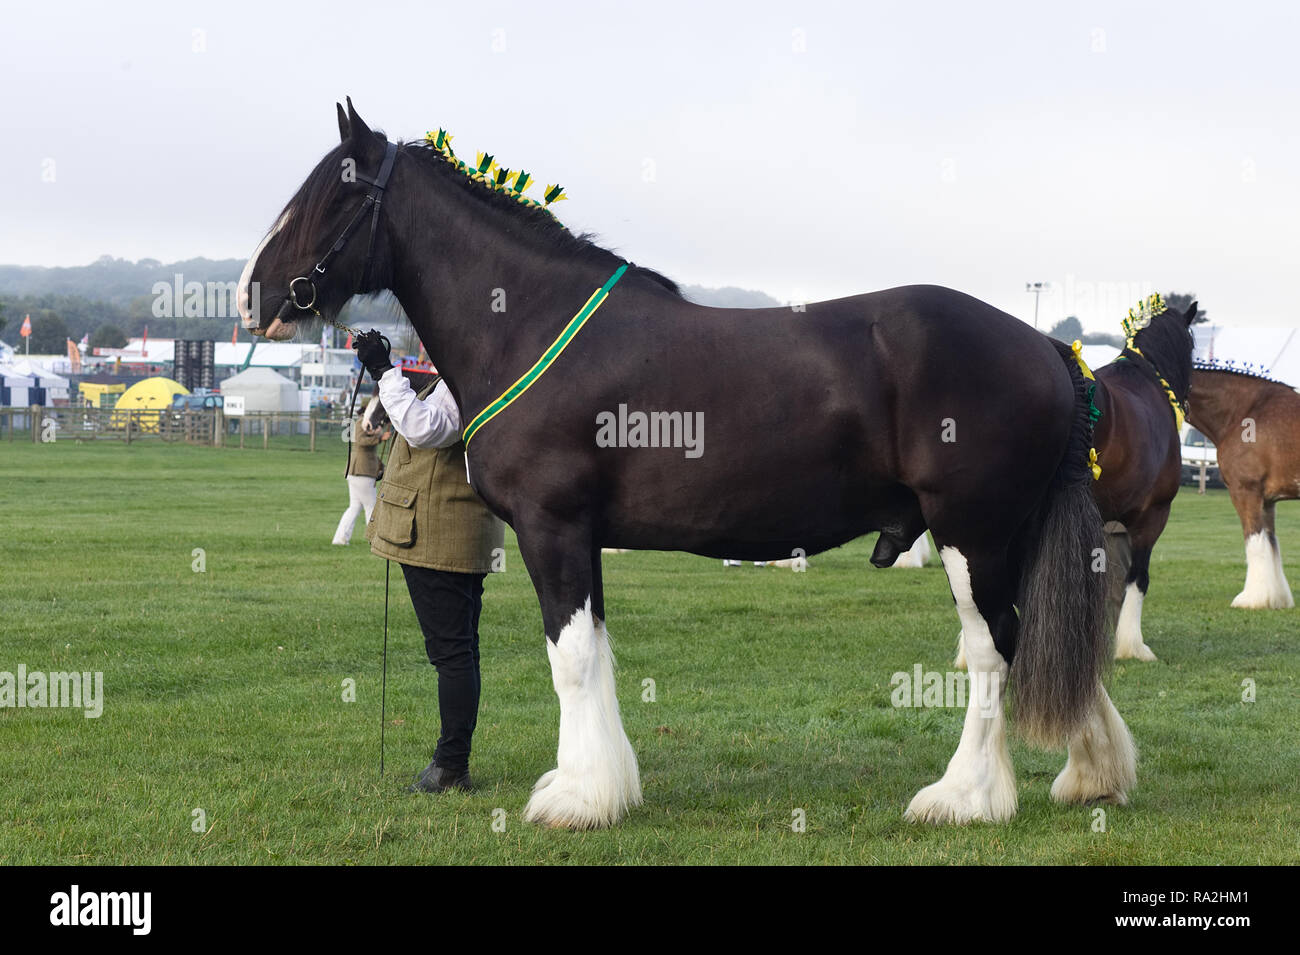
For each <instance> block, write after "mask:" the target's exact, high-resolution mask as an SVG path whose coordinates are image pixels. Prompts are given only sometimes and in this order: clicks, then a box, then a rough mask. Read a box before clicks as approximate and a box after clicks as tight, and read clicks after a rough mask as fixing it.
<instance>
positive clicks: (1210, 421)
mask: <svg viewBox="0 0 1300 955" xmlns="http://www.w3.org/2000/svg"><path fill="white" fill-rule="evenodd" d="M1198 385H1199V386H1198ZM1189 390H1190V398H1191V400H1190V402H1189V405H1188V415H1187V420H1188V421H1190V422H1191V424H1192V426H1193V427H1195V428H1196V429H1197V430H1198V431H1200V432H1201V433H1202V434H1204V435H1205V436H1206V437H1208V438H1209V439H1210V440H1211V441H1213V442H1214V443H1215V444H1218V443H1219V442H1220V440H1221V439H1222V437H1223V435H1224V434H1226V433H1227V432H1228V430H1229V429H1230V428H1232V427H1233V426H1234V424H1235V423H1236V422H1239V421H1240V420H1241V419H1242V417H1243V416H1245V415H1246V414H1247V413H1248V412H1249V410H1250V406H1251V404H1252V403H1253V401H1252V395H1251V392H1253V391H1256V390H1257V389H1247V388H1243V387H1241V382H1240V381H1238V380H1234V379H1233V378H1231V377H1230V376H1222V375H1214V376H1210V375H1206V376H1203V377H1200V378H1199V379H1198V378H1197V375H1196V372H1194V371H1193V372H1192V387H1191V389H1189Z"/></svg>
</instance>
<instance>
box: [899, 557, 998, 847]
mask: <svg viewBox="0 0 1300 955" xmlns="http://www.w3.org/2000/svg"><path fill="white" fill-rule="evenodd" d="M935 543H936V545H938V547H939V557H940V559H942V561H943V566H944V570H945V571H947V573H948V583H949V586H950V587H951V588H952V595H953V599H954V600H955V601H956V604H957V615H958V617H960V618H961V623H962V632H963V634H964V641H963V642H964V644H965V651H966V661H967V664H968V667H969V670H970V676H969V679H968V681H967V685H968V693H967V704H966V722H965V723H964V725H963V727H962V734H961V742H960V743H958V745H957V751H956V752H955V753H954V754H953V756H952V759H951V760H949V762H948V769H947V770H946V771H945V772H944V774H943V778H942V779H940V780H939V781H938V782H937V783H934V784H932V785H930V786H926V787H925V788H924V789H922V790H921V791H920V792H919V793H917V794H916V796H915V797H913V799H912V802H911V805H909V806H908V807H907V814H906V818H907V819H908V820H911V821H915V822H935V823H945V822H956V823H965V822H972V821H975V820H984V821H988V822H1003V821H1005V820H1007V819H1010V818H1011V817H1012V816H1014V815H1015V814H1016V780H1015V773H1014V771H1013V769H1012V767H1011V754H1010V751H1009V750H1008V749H1007V738H1006V718H1005V716H1004V715H1003V712H1002V697H1003V693H1004V691H1005V689H1006V685H1007V675H1008V673H1009V670H1010V662H1011V655H1012V653H1013V652H1014V649H1015V639H1016V616H1015V611H1014V610H1013V609H1012V601H1013V597H1014V592H1015V589H1014V587H1013V586H1012V584H1011V581H1012V579H1013V577H1012V575H1011V573H1010V568H1009V567H1008V566H1007V561H1006V558H1005V556H1001V555H1000V556H996V557H994V556H982V555H978V554H975V553H974V552H972V553H971V554H970V555H969V556H968V555H966V554H963V553H962V552H961V551H960V550H958V549H957V548H956V547H952V546H948V545H946V544H945V542H944V541H943V540H942V539H941V536H940V535H938V534H936V540H935Z"/></svg>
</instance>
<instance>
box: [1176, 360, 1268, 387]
mask: <svg viewBox="0 0 1300 955" xmlns="http://www.w3.org/2000/svg"><path fill="white" fill-rule="evenodd" d="M1192 370H1193V371H1217V372H1221V373H1222V374H1225V375H1236V376H1238V377H1239V378H1253V379H1255V380H1256V381H1267V382H1268V383H1269V384H1273V385H1281V386H1282V387H1283V388H1290V387H1291V386H1290V385H1288V384H1287V383H1286V382H1285V381H1282V380H1281V379H1279V378H1274V377H1273V374H1272V372H1270V371H1269V370H1268V369H1267V368H1263V367H1256V366H1255V365H1238V364H1237V363H1236V362H1234V361H1231V360H1229V361H1220V360H1219V359H1217V358H1216V359H1205V358H1198V359H1197V360H1196V361H1194V362H1193V363H1192Z"/></svg>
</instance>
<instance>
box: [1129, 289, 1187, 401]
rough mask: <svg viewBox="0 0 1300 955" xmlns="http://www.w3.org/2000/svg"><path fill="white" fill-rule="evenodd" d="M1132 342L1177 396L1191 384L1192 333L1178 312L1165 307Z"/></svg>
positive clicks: (1181, 398) (1183, 396)
mask: <svg viewBox="0 0 1300 955" xmlns="http://www.w3.org/2000/svg"><path fill="white" fill-rule="evenodd" d="M1133 342H1134V344H1136V345H1137V347H1138V348H1139V349H1140V350H1141V352H1142V357H1144V358H1145V359H1146V360H1147V361H1149V362H1150V363H1151V364H1152V365H1154V366H1155V367H1156V369H1157V370H1158V371H1159V372H1160V374H1161V376H1162V377H1163V378H1164V379H1165V380H1166V381H1167V382H1169V387H1170V388H1172V389H1173V392H1174V394H1175V395H1177V396H1178V398H1179V399H1180V400H1185V399H1186V398H1187V391H1188V389H1189V388H1191V386H1192V337H1191V330H1190V329H1188V327H1187V325H1186V324H1185V322H1184V318H1183V316H1182V314H1180V313H1179V312H1177V311H1176V310H1174V309H1167V310H1165V311H1163V312H1161V313H1160V314H1159V315H1156V316H1155V317H1154V318H1152V319H1151V322H1150V324H1148V325H1147V326H1146V327H1145V328H1142V329H1141V330H1140V331H1138V333H1137V334H1136V335H1135V336H1134V337H1133Z"/></svg>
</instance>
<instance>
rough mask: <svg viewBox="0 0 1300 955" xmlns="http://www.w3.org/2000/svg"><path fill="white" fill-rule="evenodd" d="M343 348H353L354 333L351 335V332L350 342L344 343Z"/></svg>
mask: <svg viewBox="0 0 1300 955" xmlns="http://www.w3.org/2000/svg"><path fill="white" fill-rule="evenodd" d="M343 347H344V348H351V347H352V333H351V332H348V340H347V341H346V342H344V343H343Z"/></svg>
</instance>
